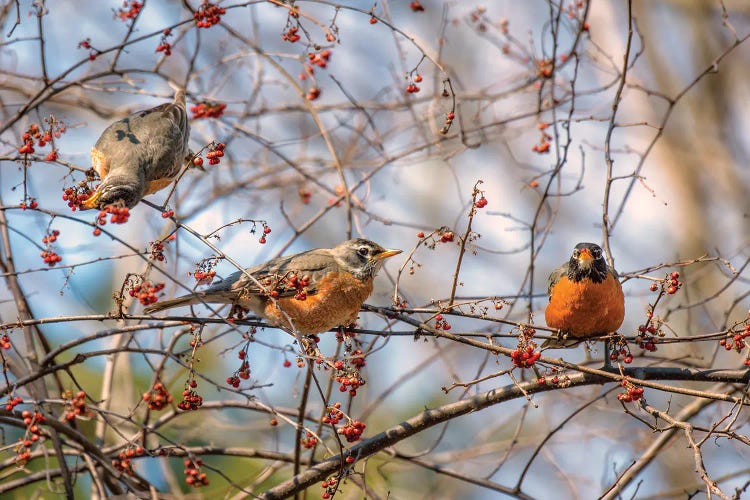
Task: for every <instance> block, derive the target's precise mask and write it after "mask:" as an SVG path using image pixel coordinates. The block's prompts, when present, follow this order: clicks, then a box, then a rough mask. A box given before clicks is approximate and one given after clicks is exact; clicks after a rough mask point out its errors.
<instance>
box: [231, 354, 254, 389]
mask: <svg viewBox="0 0 750 500" xmlns="http://www.w3.org/2000/svg"><path fill="white" fill-rule="evenodd" d="M237 357H239V358H240V359H241V360H242V363H240V367H239V368H238V369H237V371H236V372H234V374H233V375H232V376H230V377H229V378H227V384H229V385H231V386H232V387H235V388H236V387H238V386H239V383H240V379H242V380H248V379H249V378H250V363H249V362H248V361H247V351H246V350H244V349H243V350H241V351H240V352H238V353H237Z"/></svg>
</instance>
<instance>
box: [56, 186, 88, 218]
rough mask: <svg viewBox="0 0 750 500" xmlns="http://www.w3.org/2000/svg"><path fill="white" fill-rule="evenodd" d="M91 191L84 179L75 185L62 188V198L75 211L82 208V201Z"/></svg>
mask: <svg viewBox="0 0 750 500" xmlns="http://www.w3.org/2000/svg"><path fill="white" fill-rule="evenodd" d="M92 193H93V191H91V188H90V187H89V186H88V184H87V183H86V181H81V182H79V183H78V184H77V185H76V187H67V188H65V189H64V190H63V195H62V199H63V201H67V202H68V206H69V207H70V209H71V210H72V211H73V212H75V211H76V210H78V209H81V208H83V202H84V201H86V200H87V199H88V198H89V197H90V196H91V195H92Z"/></svg>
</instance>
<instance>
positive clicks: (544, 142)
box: [531, 122, 552, 154]
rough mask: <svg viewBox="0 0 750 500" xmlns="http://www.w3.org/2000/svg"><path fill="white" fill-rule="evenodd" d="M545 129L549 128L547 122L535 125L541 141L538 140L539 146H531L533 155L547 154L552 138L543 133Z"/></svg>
mask: <svg viewBox="0 0 750 500" xmlns="http://www.w3.org/2000/svg"><path fill="white" fill-rule="evenodd" d="M547 127H549V123H547V122H539V123H537V125H536V128H537V129H539V131H540V133H541V139H540V140H539V144H534V146H532V148H531V150H532V151H534V152H535V153H539V154H544V153H549V148H550V141H551V140H552V136H551V135H549V134H548V133H547V132H545V129H546V128H547Z"/></svg>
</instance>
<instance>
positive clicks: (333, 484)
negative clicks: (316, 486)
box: [320, 477, 339, 500]
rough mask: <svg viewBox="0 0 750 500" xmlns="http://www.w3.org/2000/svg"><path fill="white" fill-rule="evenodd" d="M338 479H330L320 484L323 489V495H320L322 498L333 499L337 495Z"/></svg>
mask: <svg viewBox="0 0 750 500" xmlns="http://www.w3.org/2000/svg"><path fill="white" fill-rule="evenodd" d="M338 482H339V481H338V479H336V478H335V477H332V478H330V479H326V480H325V481H323V482H322V483H320V487H321V488H323V493H321V494H320V498H323V499H324V500H326V499H328V498H331V497H333V495H335V494H336V489H337V488H338Z"/></svg>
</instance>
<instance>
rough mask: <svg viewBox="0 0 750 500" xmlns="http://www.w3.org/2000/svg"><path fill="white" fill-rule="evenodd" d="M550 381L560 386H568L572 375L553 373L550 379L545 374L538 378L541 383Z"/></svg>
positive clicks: (538, 382)
mask: <svg viewBox="0 0 750 500" xmlns="http://www.w3.org/2000/svg"><path fill="white" fill-rule="evenodd" d="M548 382H549V383H550V384H552V385H556V386H558V387H568V386H569V385H570V377H568V376H567V375H564V376H562V377H560V376H558V375H553V376H552V377H550V378H549V379H547V378H546V377H543V376H542V377H539V378H537V379H536V383H537V384H539V385H547V383H548Z"/></svg>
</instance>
